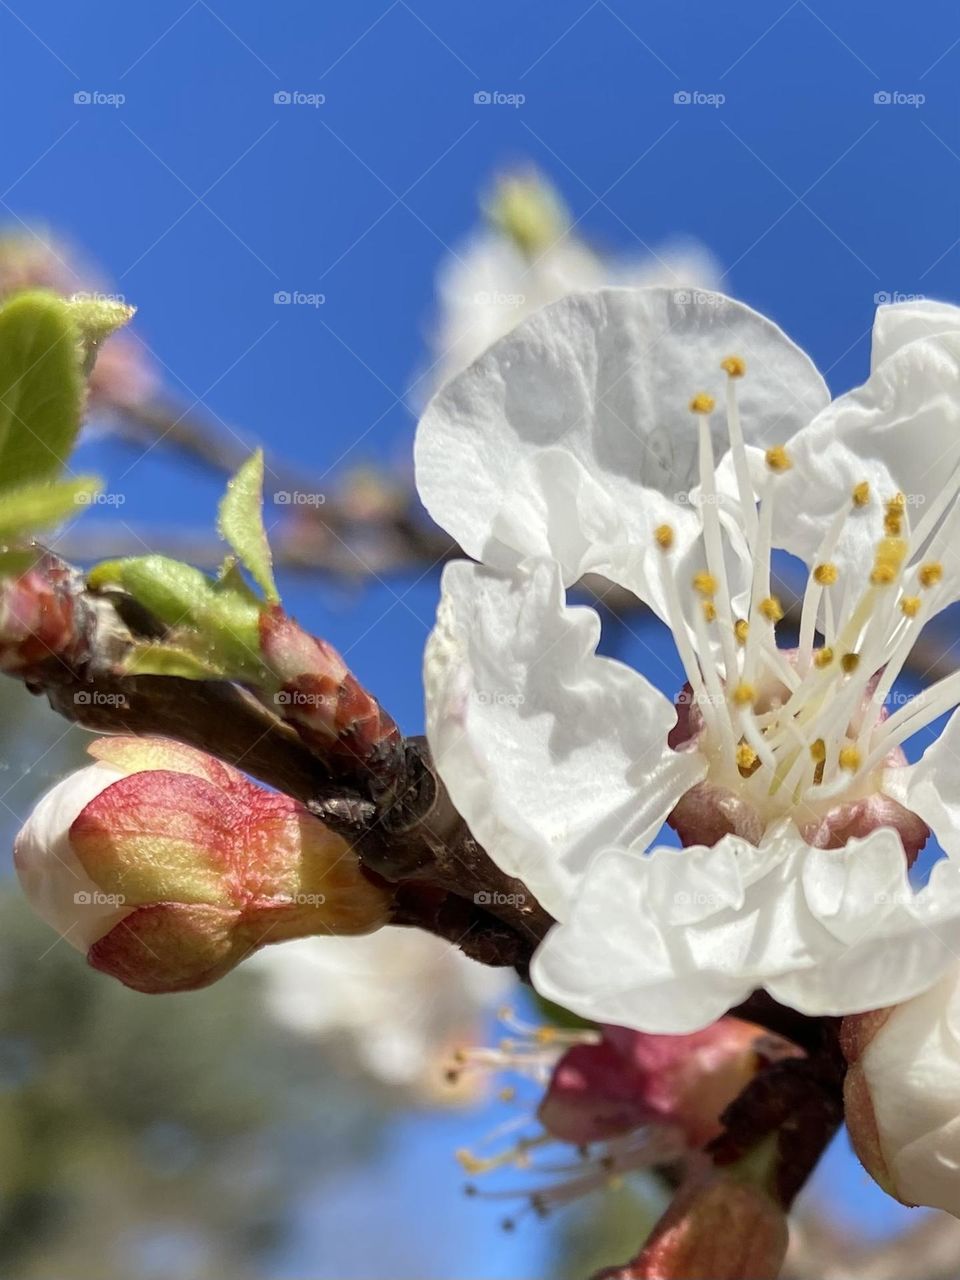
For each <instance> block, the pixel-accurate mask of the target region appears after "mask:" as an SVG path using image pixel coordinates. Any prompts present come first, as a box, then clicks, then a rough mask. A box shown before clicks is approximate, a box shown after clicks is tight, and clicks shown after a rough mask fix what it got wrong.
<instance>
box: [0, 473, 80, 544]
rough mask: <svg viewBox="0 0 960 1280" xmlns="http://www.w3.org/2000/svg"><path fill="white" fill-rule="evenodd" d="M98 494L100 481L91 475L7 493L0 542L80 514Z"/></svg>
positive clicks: (0, 503)
mask: <svg viewBox="0 0 960 1280" xmlns="http://www.w3.org/2000/svg"><path fill="white" fill-rule="evenodd" d="M99 491H100V481H99V480H97V479H96V478H95V477H94V476H80V477H79V478H78V479H77V480H66V481H64V482H63V483H61V484H28V485H24V486H23V488H21V489H12V490H7V491H6V492H4V494H3V497H2V500H0V543H6V542H13V541H21V540H22V539H23V538H25V537H27V536H29V535H30V534H32V533H35V532H36V531H37V530H38V529H49V528H51V526H53V525H58V524H60V523H61V522H62V521H64V520H67V519H69V517H70V516H77V515H80V513H81V512H82V511H84V510H85V509H86V507H87V506H88V505H89V503H90V501H91V499H93V498H94V497H95V496H96V495H97V493H99Z"/></svg>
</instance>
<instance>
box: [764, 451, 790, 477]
mask: <svg viewBox="0 0 960 1280" xmlns="http://www.w3.org/2000/svg"><path fill="white" fill-rule="evenodd" d="M764 457H765V458H766V461H767V466H768V467H769V468H770V470H771V471H789V470H790V468H791V467H792V466H793V463H792V462H791V461H790V455H789V454H788V453H787V451H786V449H785V448H784V447H783V445H782V444H775V445H774V446H773V448H772V449H768V450H767V452H766V454H765V455H764Z"/></svg>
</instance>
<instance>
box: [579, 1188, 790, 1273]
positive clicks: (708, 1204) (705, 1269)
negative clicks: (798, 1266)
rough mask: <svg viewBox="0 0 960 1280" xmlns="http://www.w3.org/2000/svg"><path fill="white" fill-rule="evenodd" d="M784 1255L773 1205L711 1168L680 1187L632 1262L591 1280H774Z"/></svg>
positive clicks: (782, 1219) (783, 1232) (782, 1222)
mask: <svg viewBox="0 0 960 1280" xmlns="http://www.w3.org/2000/svg"><path fill="white" fill-rule="evenodd" d="M786 1251H787V1219H786V1215H785V1214H784V1212H783V1210H782V1209H781V1208H780V1206H779V1205H778V1204H777V1203H776V1201H775V1200H774V1199H773V1198H772V1197H771V1196H770V1195H768V1193H767V1192H766V1191H765V1190H764V1189H763V1188H762V1187H760V1186H757V1185H756V1184H755V1183H753V1182H751V1181H749V1180H747V1179H742V1178H740V1177H738V1176H737V1175H736V1174H735V1173H734V1172H733V1171H732V1170H722V1169H711V1170H709V1171H708V1172H705V1173H704V1172H701V1173H698V1174H697V1175H696V1176H695V1177H694V1178H692V1179H691V1180H690V1181H689V1182H687V1183H685V1184H684V1185H683V1186H682V1187H681V1188H680V1190H679V1191H678V1192H677V1194H676V1195H675V1196H674V1198H673V1201H672V1202H671V1204H670V1207H669V1208H668V1209H667V1211H666V1213H665V1214H664V1215H663V1217H662V1218H661V1219H660V1221H659V1222H658V1223H657V1225H656V1226H655V1227H654V1229H653V1232H652V1234H651V1236H650V1238H649V1240H648V1241H647V1243H646V1244H645V1245H644V1247H643V1249H642V1250H641V1251H640V1253H639V1254H638V1255H637V1257H636V1258H634V1259H633V1261H632V1262H628V1263H627V1264H626V1266H624V1267H613V1268H611V1269H609V1270H607V1271H602V1272H601V1273H600V1275H598V1276H597V1277H595V1280H708V1278H709V1280H775V1278H776V1276H778V1275H779V1274H780V1268H781V1266H782V1265H783V1260H784V1257H785V1255H786Z"/></svg>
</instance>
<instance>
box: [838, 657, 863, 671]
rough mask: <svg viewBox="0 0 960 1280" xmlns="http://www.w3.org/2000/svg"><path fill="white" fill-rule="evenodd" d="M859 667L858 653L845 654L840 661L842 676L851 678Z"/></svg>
mask: <svg viewBox="0 0 960 1280" xmlns="http://www.w3.org/2000/svg"><path fill="white" fill-rule="evenodd" d="M859 665H860V655H859V653H845V654H844V655H843V657H842V658H841V659H840V666H841V667H842V668H843V673H844V675H848V676H851V675H853V673H854V671H856V669H857V667H859Z"/></svg>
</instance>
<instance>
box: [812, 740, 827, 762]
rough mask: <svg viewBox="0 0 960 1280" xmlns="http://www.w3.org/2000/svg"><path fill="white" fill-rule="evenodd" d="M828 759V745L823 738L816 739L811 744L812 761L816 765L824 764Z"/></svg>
mask: <svg viewBox="0 0 960 1280" xmlns="http://www.w3.org/2000/svg"><path fill="white" fill-rule="evenodd" d="M826 758H827V744H826V743H825V742H824V740H823V739H822V738H816V739H815V740H814V741H813V742H811V743H810V759H811V760H813V762H814V763H815V764H823V762H824V760H826Z"/></svg>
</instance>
